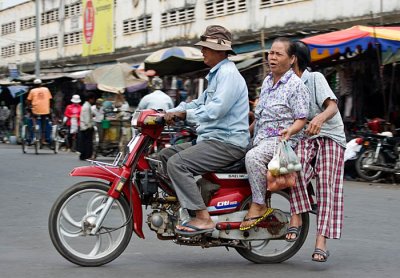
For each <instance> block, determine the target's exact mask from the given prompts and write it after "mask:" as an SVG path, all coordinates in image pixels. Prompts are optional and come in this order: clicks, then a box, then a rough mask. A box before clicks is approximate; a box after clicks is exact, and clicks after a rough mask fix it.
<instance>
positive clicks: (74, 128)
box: [69, 117, 78, 134]
mask: <svg viewBox="0 0 400 278" xmlns="http://www.w3.org/2000/svg"><path fill="white" fill-rule="evenodd" d="M69 132H70V133H72V134H74V133H78V118H75V117H74V118H71V128H70V130H69Z"/></svg>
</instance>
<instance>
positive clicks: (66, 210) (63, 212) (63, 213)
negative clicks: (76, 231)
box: [61, 208, 81, 228]
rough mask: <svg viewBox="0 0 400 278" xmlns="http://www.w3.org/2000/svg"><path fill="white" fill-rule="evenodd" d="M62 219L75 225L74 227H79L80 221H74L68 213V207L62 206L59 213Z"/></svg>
mask: <svg viewBox="0 0 400 278" xmlns="http://www.w3.org/2000/svg"><path fill="white" fill-rule="evenodd" d="M61 215H62V216H63V217H64V219H65V220H66V221H67V222H68V223H69V224H71V225H72V226H74V227H76V228H81V222H80V221H75V220H74V219H73V218H72V216H71V215H70V214H69V212H68V209H67V208H64V209H63V211H62V214H61Z"/></svg>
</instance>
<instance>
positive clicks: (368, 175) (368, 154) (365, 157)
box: [355, 149, 386, 181]
mask: <svg viewBox="0 0 400 278" xmlns="http://www.w3.org/2000/svg"><path fill="white" fill-rule="evenodd" d="M374 156H375V150H373V149H367V150H365V152H363V153H361V154H360V156H359V157H358V158H357V160H356V165H355V167H356V172H357V174H358V175H359V177H360V178H362V179H364V180H366V181H375V180H378V179H380V178H381V177H382V176H383V171H375V170H366V169H363V165H371V164H373V161H374ZM377 163H378V164H379V165H385V164H386V163H385V158H384V157H383V155H382V154H379V156H378V160H377Z"/></svg>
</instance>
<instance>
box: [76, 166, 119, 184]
mask: <svg viewBox="0 0 400 278" xmlns="http://www.w3.org/2000/svg"><path fill="white" fill-rule="evenodd" d="M104 168H105V169H104ZM104 168H103V167H99V166H95V165H90V166H81V167H76V168H74V169H73V170H72V171H71V173H69V175H70V176H73V177H91V178H98V179H102V180H106V181H109V182H113V181H114V179H115V178H116V177H117V176H119V174H120V168H119V167H115V166H104ZM106 169H107V170H106ZM112 173H114V174H112ZM116 175H117V176H116Z"/></svg>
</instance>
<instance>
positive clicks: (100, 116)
mask: <svg viewBox="0 0 400 278" xmlns="http://www.w3.org/2000/svg"><path fill="white" fill-rule="evenodd" d="M103 102H104V100H103V99H102V98H98V99H96V103H95V105H92V113H93V121H94V123H95V125H96V128H97V133H98V135H99V142H103V133H104V132H103V131H104V130H103V127H102V121H103V120H104V108H103Z"/></svg>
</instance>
